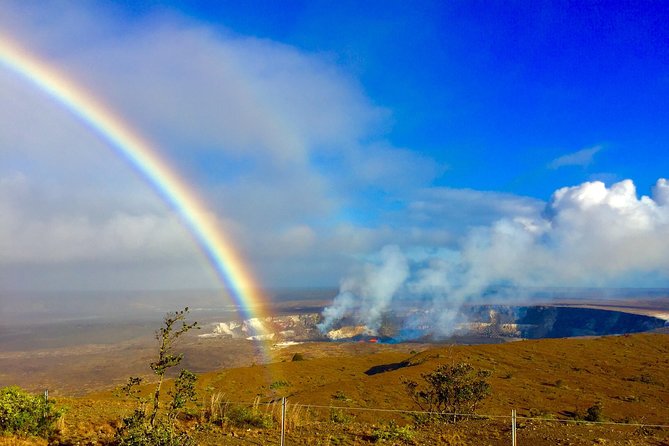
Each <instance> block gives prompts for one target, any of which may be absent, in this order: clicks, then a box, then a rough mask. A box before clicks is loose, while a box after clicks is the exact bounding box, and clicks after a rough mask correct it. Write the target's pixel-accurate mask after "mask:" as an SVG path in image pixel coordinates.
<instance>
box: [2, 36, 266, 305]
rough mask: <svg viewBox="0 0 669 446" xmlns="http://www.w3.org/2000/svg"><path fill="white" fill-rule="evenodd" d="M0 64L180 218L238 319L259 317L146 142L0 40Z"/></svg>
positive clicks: (251, 286) (217, 239) (244, 273)
mask: <svg viewBox="0 0 669 446" xmlns="http://www.w3.org/2000/svg"><path fill="white" fill-rule="evenodd" d="M0 63H2V64H3V65H4V66H6V67H7V68H9V69H10V70H12V71H13V72H15V73H17V74H19V75H21V76H22V77H23V78H25V79H26V80H28V81H30V82H31V83H32V84H33V85H34V86H36V87H37V88H39V89H40V90H41V91H43V92H44V93H46V94H47V95H48V96H50V97H51V98H53V99H54V100H56V101H57V102H58V103H59V104H61V105H62V106H63V107H65V108H66V109H67V110H69V111H70V112H71V113H72V114H73V115H75V116H76V117H78V118H79V119H80V120H81V121H83V122H84V123H86V124H87V125H88V126H90V128H91V129H93V130H94V131H95V132H97V133H98V134H99V135H100V137H101V138H103V139H104V140H105V141H106V142H107V143H108V144H109V146H110V147H112V148H113V149H114V150H115V151H116V152H117V153H118V154H119V155H121V156H122V157H123V158H125V159H126V160H127V161H128V162H129V163H130V164H131V165H132V166H133V167H134V168H135V169H136V170H137V171H138V172H139V173H140V174H141V175H142V176H143V177H144V178H145V179H146V180H147V181H148V182H149V183H150V184H151V186H152V187H153V188H154V189H155V190H156V192H157V193H158V194H159V195H160V196H161V197H162V198H163V199H164V200H165V201H166V202H167V203H168V204H169V205H170V206H171V207H172V208H173V209H174V210H175V211H176V212H177V213H178V214H179V215H180V217H181V218H182V220H183V223H184V224H185V226H186V227H187V228H188V230H189V232H190V233H191V234H192V236H193V237H194V239H195V240H196V242H197V243H198V245H199V246H200V248H201V250H202V251H203V253H204V254H205V255H206V256H207V258H208V259H209V262H210V264H211V265H212V267H213V269H214V270H215V272H216V275H217V276H218V278H219V280H220V281H221V284H222V285H223V287H224V288H225V289H227V290H229V291H230V292H231V294H232V297H233V299H234V300H235V301H236V303H237V304H238V305H239V307H240V309H241V312H242V313H243V315H244V317H247V318H251V317H263V316H264V314H265V313H264V305H263V298H262V296H261V294H260V291H259V289H260V287H258V286H257V284H256V282H255V281H254V280H253V278H252V275H251V274H250V272H249V271H248V269H247V268H246V266H245V264H244V262H243V261H242V259H241V258H240V256H239V254H238V253H237V252H236V250H235V249H234V247H233V246H232V244H231V243H230V242H229V241H228V240H227V239H226V237H225V235H224V234H223V233H222V232H221V231H220V230H219V226H218V224H217V222H216V218H215V216H214V215H213V213H212V212H210V211H209V210H208V209H207V207H206V206H205V205H204V203H203V202H202V201H201V200H200V199H199V197H198V196H197V194H196V193H195V192H194V191H192V190H191V188H189V187H188V185H187V184H186V183H185V182H184V181H183V180H181V178H179V176H178V175H177V174H176V173H175V172H174V171H173V170H172V169H171V168H170V167H169V166H168V165H167V163H166V162H165V161H164V160H162V159H161V158H160V156H159V155H158V152H157V151H156V150H155V149H154V148H153V146H152V145H151V144H150V143H149V142H148V141H147V140H146V139H144V138H142V137H141V136H140V135H139V134H138V133H137V132H136V131H133V130H132V129H131V128H130V127H129V126H128V125H127V124H126V123H125V122H123V120H122V119H121V118H120V117H119V116H117V115H116V114H115V113H113V112H112V111H110V110H109V109H108V108H106V107H105V106H103V105H102V104H101V103H100V102H99V101H97V100H96V99H95V98H94V97H93V96H92V95H90V94H89V93H87V92H86V91H85V90H84V89H83V88H81V87H79V86H77V85H75V84H74V83H72V82H71V81H69V80H68V79H67V78H66V77H65V76H63V75H61V74H60V73H58V71H57V70H56V69H55V68H53V67H52V66H50V65H48V64H45V63H43V62H41V61H39V60H37V59H36V58H35V57H33V56H31V55H30V54H28V53H27V52H25V51H24V50H22V49H21V48H20V47H19V46H17V45H16V44H13V43H11V42H10V41H9V40H8V39H6V38H3V37H1V36H0Z"/></svg>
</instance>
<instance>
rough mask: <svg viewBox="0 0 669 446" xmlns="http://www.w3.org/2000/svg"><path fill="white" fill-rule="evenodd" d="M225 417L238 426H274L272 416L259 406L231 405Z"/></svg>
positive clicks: (263, 427) (264, 427)
mask: <svg viewBox="0 0 669 446" xmlns="http://www.w3.org/2000/svg"><path fill="white" fill-rule="evenodd" d="M225 419H226V421H229V422H230V423H232V424H234V425H235V426H238V427H258V428H261V429H267V428H270V427H272V416H271V415H270V414H268V413H262V412H261V411H260V410H258V408H257V407H244V406H230V407H228V409H227V410H226V412H225Z"/></svg>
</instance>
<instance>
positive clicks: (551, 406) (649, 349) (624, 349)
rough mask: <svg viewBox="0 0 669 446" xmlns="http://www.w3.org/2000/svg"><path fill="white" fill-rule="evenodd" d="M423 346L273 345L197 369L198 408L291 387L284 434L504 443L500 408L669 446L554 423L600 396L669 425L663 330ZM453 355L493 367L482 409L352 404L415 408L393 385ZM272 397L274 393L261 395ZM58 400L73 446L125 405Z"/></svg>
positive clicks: (536, 429) (561, 437) (659, 436)
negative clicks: (426, 418)
mask: <svg viewBox="0 0 669 446" xmlns="http://www.w3.org/2000/svg"><path fill="white" fill-rule="evenodd" d="M402 347H403V348H406V349H407V350H408V349H412V348H414V349H416V350H417V349H418V348H417V347H419V346H418V345H416V346H412V345H411V344H405V345H403V346H402ZM420 347H421V351H419V352H413V353H411V352H409V351H400V350H399V349H398V346H387V345H374V344H360V343H347V344H337V343H314V344H302V345H297V346H292V347H290V348H288V349H285V350H283V351H281V353H280V356H279V357H278V358H277V361H278V362H275V363H272V364H269V365H254V366H251V367H242V368H234V369H225V370H220V371H216V372H207V373H203V374H201V375H200V376H199V381H198V388H199V392H200V395H201V397H202V399H203V402H204V406H203V407H204V408H206V406H210V403H211V399H212V396H214V397H216V398H222V399H224V400H229V401H233V402H235V403H234V404H232V405H229V406H228V408H229V407H233V406H235V405H236V404H237V403H249V404H251V403H252V402H253V401H254V399H256V397H260V398H261V399H260V400H259V402H260V403H261V404H260V405H259V406H258V411H259V412H261V413H268V414H269V416H270V417H271V414H272V412H273V415H274V417H275V419H278V414H279V405H278V403H277V400H278V399H279V397H282V396H286V397H288V413H289V415H290V418H289V424H288V426H289V432H288V436H287V441H289V443H288V444H372V443H374V442H378V443H381V444H436V443H443V444H490V445H498V444H499V445H506V444H509V443H510V433H509V431H510V424H509V423H510V422H509V419H508V418H496V417H497V416H500V417H508V415H510V412H511V410H512V409H516V410H517V411H518V416H519V417H521V418H520V419H519V430H518V441H519V444H522V445H524V444H528V445H529V444H531V445H549V444H551V445H552V444H558V443H559V441H561V442H562V444H572V445H577V444H619V445H638V444H640V445H661V444H664V445H666V444H669V430H668V429H666V428H665V429H660V428H647V427H639V426H613V425H598V424H589V423H558V422H557V421H554V420H557V419H559V420H571V421H573V420H574V419H575V418H576V417H577V416H578V414H581V416H582V414H584V413H585V411H586V410H587V408H588V407H591V406H592V405H594V404H595V403H601V406H602V407H603V418H604V420H606V421H612V422H626V423H644V424H667V420H669V388H668V387H666V385H667V377H669V336H667V335H665V334H636V335H628V336H612V337H601V338H587V339H586V338H575V339H546V340H532V341H519V342H513V343H507V344H501V345H475V346H438V347H428V348H424V347H425V346H420ZM295 353H301V354H303V356H304V360H301V361H292V360H291V358H292V357H293V355H294V354H295ZM461 361H466V362H469V363H471V364H473V365H474V366H475V367H478V368H485V369H488V370H490V371H491V372H492V375H491V377H490V378H489V382H490V384H491V386H492V395H491V396H490V397H489V398H488V399H487V400H485V401H484V403H483V405H482V406H481V407H480V410H479V411H478V412H479V413H481V414H485V415H487V417H486V418H484V419H478V420H468V421H465V422H462V423H458V424H456V425H440V426H438V427H429V428H425V427H422V428H421V427H416V428H413V427H407V428H406V430H404V429H405V428H402V427H401V426H404V425H411V424H412V423H413V421H414V420H413V418H412V417H411V416H409V415H407V414H402V413H396V412H373V411H365V410H359V408H366V409H403V410H405V409H406V410H410V409H415V408H416V407H415V406H414V405H413V404H412V402H411V400H410V399H409V398H408V396H407V395H406V393H405V390H404V388H403V386H402V385H401V379H402V377H407V378H411V379H414V380H419V379H420V375H421V374H422V373H427V372H430V371H432V370H434V369H435V368H436V367H437V366H438V365H440V364H444V363H457V362H461ZM149 388H150V387H149ZM149 388H146V389H145V391H147V392H148V391H149ZM269 401H274V403H273V404H271V405H268V406H265V405H264V404H263V403H265V402H269ZM59 404H62V405H65V406H68V407H69V411H68V413H67V415H66V416H65V420H64V429H63V433H62V438H63V439H67V438H70V440H68V441H71V444H77V443H76V442H75V441H74V440H73V439H76V441H78V442H79V443H78V444H96V443H95V441H96V440H98V439H99V440H103V439H104V438H108V437H109V436H110V435H111V434H112V432H113V426H115V425H116V423H117V421H118V419H119V418H120V417H121V416H122V415H123V414H124V413H128V411H130V408H131V406H130V405H129V404H128V403H127V402H123V401H122V400H121V399H119V398H118V397H115V396H114V395H113V392H111V391H101V392H96V393H92V394H89V395H87V396H84V397H63V398H60V399H59ZM304 405H311V406H325V407H324V408H319V407H305V406H304ZM329 406H334V407H337V408H335V409H332V408H331V407H329ZM338 407H343V408H345V407H350V408H355V409H351V410H347V409H339V408H338ZM522 417H532V418H540V419H533V420H527V419H524V418H522ZM551 420H553V421H551ZM196 436H197V438H198V441H199V442H200V444H204V445H209V444H211V445H214V444H278V438H279V437H278V427H277V423H274V425H273V426H272V427H266V428H253V427H243V426H242V427H239V426H230V425H228V426H224V427H223V428H220V427H211V426H210V427H209V428H207V429H206V430H204V431H199V432H197V433H196ZM0 444H2V443H0ZM5 444H12V443H5Z"/></svg>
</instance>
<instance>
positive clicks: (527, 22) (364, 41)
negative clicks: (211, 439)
mask: <svg viewBox="0 0 669 446" xmlns="http://www.w3.org/2000/svg"><path fill="white" fill-rule="evenodd" d="M188 5H190V6H188ZM286 5H289V6H286ZM174 8H175V9H176V10H179V11H182V12H184V13H186V14H188V15H190V16H192V17H195V18H197V19H198V20H203V21H206V22H208V23H211V24H212V25H213V26H216V27H219V26H223V27H225V29H227V30H233V31H234V32H238V33H241V34H247V35H253V36H258V37H262V38H267V39H272V40H276V41H279V42H283V43H286V44H289V45H294V46H295V47H297V48H300V49H303V50H306V51H308V52H314V53H326V57H328V58H331V59H332V60H333V61H334V63H335V64H336V65H337V66H339V67H340V68H341V69H342V70H343V71H344V72H346V73H347V74H349V75H351V76H353V77H355V78H356V80H357V81H359V82H360V83H361V85H362V87H363V89H364V91H365V93H366V95H367V96H369V97H370V99H371V100H372V101H373V102H374V103H375V104H378V105H381V106H383V107H387V108H389V109H390V110H391V114H392V118H391V122H390V124H389V128H387V133H386V135H387V137H388V138H389V139H390V140H392V141H393V143H394V144H396V145H398V146H401V147H411V148H412V149H413V150H417V151H420V152H422V153H424V154H426V155H427V156H429V157H431V158H433V159H434V160H435V161H436V162H438V163H440V164H442V165H443V166H445V167H447V168H448V170H447V171H446V172H444V174H443V175H441V176H439V177H438V178H437V179H436V180H435V182H434V184H436V185H444V186H450V187H470V188H475V189H484V190H500V191H505V192H512V193H519V194H524V195H530V196H534V197H537V198H541V199H546V198H547V197H548V196H549V195H550V194H551V193H552V192H553V191H554V190H555V189H556V188H558V187H561V186H564V185H566V184H576V183H578V182H581V181H584V180H588V179H591V178H593V177H598V176H603V177H604V178H606V179H608V180H609V181H611V180H615V179H624V178H633V179H635V180H636V181H637V184H639V186H641V187H645V188H649V187H650V186H651V185H652V184H653V183H654V182H655V181H656V179H657V178H658V177H660V176H662V175H663V174H664V172H666V171H667V167H668V163H669V157H666V156H662V153H663V150H665V148H666V147H667V130H666V128H667V124H669V116H668V114H667V105H666V103H667V101H666V99H667V97H668V95H669V64H668V63H667V62H668V61H669V45H667V42H668V41H669V25H668V24H667V23H668V20H667V19H668V18H669V17H668V16H669V13H668V12H667V7H666V5H665V4H662V2H648V3H642V4H640V3H637V2H608V3H607V2H604V3H602V2H532V3H527V2H516V3H514V2H511V3H509V2H464V1H462V2H421V3H417V4H416V3H408V2H369V3H367V2H364V3H362V4H361V2H341V3H340V2H337V4H336V5H332V4H331V2H288V3H287V4H285V5H284V4H283V3H281V4H280V3H273V2H259V3H254V2H244V3H243V7H242V8H240V5H239V4H238V2H202V3H198V2H195V3H194V4H193V3H192V2H186V4H185V5H179V4H177V5H176V6H174ZM255 11H258V12H259V13H254V12H255ZM596 145H601V146H603V148H605V150H604V151H603V152H602V153H601V154H600V155H599V156H597V163H592V164H591V165H588V166H576V168H571V169H565V170H566V171H565V170H563V171H561V172H559V173H558V172H550V171H548V172H547V171H546V169H545V167H546V165H548V164H549V163H550V161H551V160H552V159H555V158H557V157H559V156H562V155H564V154H566V153H570V152H576V151H578V150H581V149H584V148H589V147H592V146H596Z"/></svg>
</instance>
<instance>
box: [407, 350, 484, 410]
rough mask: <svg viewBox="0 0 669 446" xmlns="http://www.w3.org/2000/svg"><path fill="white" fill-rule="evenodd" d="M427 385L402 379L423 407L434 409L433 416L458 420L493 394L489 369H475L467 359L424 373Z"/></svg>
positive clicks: (417, 402)
mask: <svg viewBox="0 0 669 446" xmlns="http://www.w3.org/2000/svg"><path fill="white" fill-rule="evenodd" d="M421 376H422V377H423V380H425V383H426V385H425V386H423V387H422V388H421V387H419V385H418V383H417V382H415V381H410V380H407V379H404V380H403V383H404V385H405V386H406V390H407V393H408V394H409V396H410V397H411V399H413V400H414V402H415V403H416V404H417V405H418V407H420V408H421V409H422V410H424V411H428V412H431V413H432V415H431V416H430V417H429V418H430V419H434V418H437V419H440V420H449V421H452V422H455V421H457V420H458V417H460V418H463V416H467V415H469V414H473V413H474V412H475V411H476V408H477V406H478V404H479V403H480V402H481V401H482V400H483V399H484V398H485V397H487V396H488V395H489V394H490V384H488V382H487V381H486V378H488V377H489V376H490V372H489V371H487V370H478V371H477V370H475V369H474V367H473V366H472V365H470V364H468V363H464V362H463V363H459V364H455V365H452V366H451V365H441V366H439V367H437V368H436V369H435V370H434V371H433V372H432V373H427V374H422V375H421Z"/></svg>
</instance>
